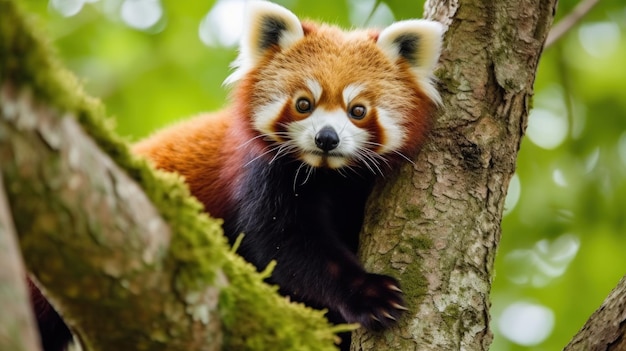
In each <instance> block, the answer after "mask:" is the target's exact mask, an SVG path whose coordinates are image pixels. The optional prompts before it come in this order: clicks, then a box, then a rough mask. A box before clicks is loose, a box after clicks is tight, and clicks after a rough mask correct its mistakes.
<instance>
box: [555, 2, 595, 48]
mask: <svg viewBox="0 0 626 351" xmlns="http://www.w3.org/2000/svg"><path fill="white" fill-rule="evenodd" d="M599 2H600V0H582V1H581V2H579V3H578V5H576V7H575V8H574V9H573V10H572V12H570V13H569V14H568V15H567V16H566V17H564V18H563V19H562V20H560V21H559V22H557V23H556V24H555V25H554V27H553V28H552V30H551V31H550V34H548V38H547V39H546V43H545V45H544V47H545V48H549V47H550V46H552V45H553V44H554V43H556V41H557V40H559V39H561V37H562V36H563V35H565V33H567V32H568V31H569V30H570V29H572V27H574V26H575V25H576V24H577V23H578V22H579V21H580V20H581V19H582V18H583V17H585V15H586V14H587V13H589V11H591V9H593V7H594V6H596V5H597V4H598V3H599Z"/></svg>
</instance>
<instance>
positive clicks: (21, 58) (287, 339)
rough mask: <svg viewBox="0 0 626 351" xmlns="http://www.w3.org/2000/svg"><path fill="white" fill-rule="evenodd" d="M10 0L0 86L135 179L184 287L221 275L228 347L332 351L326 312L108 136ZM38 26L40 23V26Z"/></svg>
mask: <svg viewBox="0 0 626 351" xmlns="http://www.w3.org/2000/svg"><path fill="white" fill-rule="evenodd" d="M25 16H26V15H24V14H23V13H22V12H21V11H20V10H19V9H17V5H16V4H15V2H13V1H9V0H0V82H2V84H3V85H4V84H5V83H6V82H10V83H11V84H12V85H14V86H15V87H16V88H17V89H18V90H19V91H22V90H28V91H30V92H32V94H33V96H35V98H36V100H37V101H38V102H40V103H44V104H46V105H48V106H53V107H55V108H57V109H58V110H59V111H64V112H67V113H70V114H71V115H73V116H75V117H76V119H77V120H78V121H79V122H80V124H81V125H82V126H83V128H84V129H85V131H86V132H87V133H89V134H90V135H91V137H92V138H93V140H94V141H95V142H96V143H97V144H98V145H99V146H100V148H101V149H102V150H103V151H104V152H106V153H107V154H108V155H109V156H110V157H111V158H112V159H113V160H114V161H115V162H116V163H117V164H118V165H119V166H120V167H122V168H123V169H125V170H126V171H127V173H128V174H129V175H130V176H131V177H132V178H133V179H135V180H136V181H137V182H138V183H139V184H140V185H141V186H142V188H143V189H144V191H145V193H146V194H147V195H148V197H149V198H150V199H151V200H152V202H153V204H154V205H155V207H156V208H157V209H158V210H159V211H160V213H161V215H162V216H163V218H164V219H165V220H166V221H167V222H168V223H169V224H170V227H171V228H172V232H173V233H175V235H174V237H173V239H172V243H171V247H170V252H169V261H168V262H167V263H166V265H167V267H169V268H172V267H176V272H177V276H176V281H175V282H174V283H175V286H177V287H178V288H180V289H181V290H189V289H191V290H193V289H194V288H197V287H201V286H206V285H213V284H215V281H216V276H217V272H219V271H220V270H222V271H223V272H224V273H225V274H226V276H227V278H228V285H227V286H226V287H225V288H224V289H223V292H222V295H221V299H220V311H221V313H222V315H223V323H224V326H225V328H224V334H225V346H224V349H227V350H333V349H334V347H333V340H334V333H335V332H338V331H341V330H345V329H346V327H345V326H344V327H335V328H333V327H331V326H330V325H329V324H328V322H327V321H326V320H325V319H324V317H323V313H322V312H320V311H314V310H312V309H309V308H306V307H304V306H302V305H299V304H294V303H289V302H288V301H287V300H286V299H285V298H283V297H281V296H280V295H278V293H277V292H276V288H273V287H269V286H268V285H266V284H264V283H263V276H262V275H261V274H258V273H257V272H256V271H255V270H254V268H253V267H252V266H250V265H249V264H247V263H245V262H244V261H243V260H242V259H241V258H239V257H238V256H236V255H235V254H234V253H233V252H231V251H230V250H229V248H228V245H227V242H226V240H225V238H224V236H223V233H222V229H221V224H222V223H221V221H220V220H216V219H212V218H209V217H208V216H207V215H205V214H204V213H203V211H202V206H201V205H200V204H199V203H198V202H197V201H196V200H195V199H194V198H193V197H191V196H190V194H189V190H188V189H187V187H186V185H185V184H184V183H183V181H182V180H181V178H180V177H179V176H176V175H173V174H168V173H165V172H160V171H155V170H154V169H152V168H151V167H149V166H148V164H147V163H146V162H145V161H143V160H140V159H138V158H137V157H135V156H133V155H132V154H131V153H130V151H129V147H128V144H127V142H126V141H125V140H123V139H122V138H120V137H119V136H117V135H116V134H115V133H114V132H113V126H114V121H113V120H112V119H110V118H108V117H107V116H106V113H105V109H104V107H103V105H102V104H101V103H100V101H99V100H97V99H94V98H91V97H89V96H87V95H86V94H85V92H84V90H83V89H82V87H81V85H80V84H79V83H78V81H77V79H76V78H75V77H74V76H73V75H72V74H71V73H70V72H68V71H67V70H66V69H65V68H63V67H62V65H61V64H60V63H59V61H58V59H57V58H56V55H55V53H54V51H53V50H52V49H51V47H50V45H49V43H48V42H47V41H45V40H44V39H42V38H44V36H43V35H41V33H38V32H37V30H35V28H36V26H35V25H33V24H32V22H33V21H34V20H33V19H27V20H24V18H25ZM40 27H41V26H40Z"/></svg>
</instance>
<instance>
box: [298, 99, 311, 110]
mask: <svg viewBox="0 0 626 351" xmlns="http://www.w3.org/2000/svg"><path fill="white" fill-rule="evenodd" d="M296 110H298V112H300V113H309V112H311V110H313V104H312V103H311V101H309V99H307V98H299V99H298V100H296Z"/></svg>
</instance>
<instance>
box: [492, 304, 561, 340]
mask: <svg viewBox="0 0 626 351" xmlns="http://www.w3.org/2000/svg"><path fill="white" fill-rule="evenodd" d="M498 328H499V329H500V332H501V333H502V335H504V336H505V337H506V338H507V339H509V340H511V341H513V342H514V343H516V344H519V345H524V346H535V345H538V344H540V343H541V342H543V341H544V340H545V339H546V338H547V337H548V336H550V334H551V333H552V329H553V328H554V312H552V310H551V309H549V308H547V307H545V306H543V305H539V304H535V303H530V302H524V301H518V302H514V303H512V304H510V305H509V306H507V307H506V308H505V309H504V311H502V314H501V315H500V318H499V320H498Z"/></svg>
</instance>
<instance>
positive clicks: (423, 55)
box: [376, 20, 443, 103]
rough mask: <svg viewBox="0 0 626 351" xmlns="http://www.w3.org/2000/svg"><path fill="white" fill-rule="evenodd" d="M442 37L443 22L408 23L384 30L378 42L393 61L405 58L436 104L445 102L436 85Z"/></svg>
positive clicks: (393, 25)
mask: <svg viewBox="0 0 626 351" xmlns="http://www.w3.org/2000/svg"><path fill="white" fill-rule="evenodd" d="M442 36H443V26H442V25H441V24H440V23H439V22H434V21H428V20H407V21H400V22H396V23H394V24H392V25H390V26H389V27H387V28H385V29H383V31H382V32H380V34H379V35H378V39H377V41H376V44H377V45H378V47H379V48H380V49H381V50H382V51H383V52H384V53H385V54H386V55H387V56H388V57H389V59H390V60H391V61H392V62H396V63H397V62H398V60H400V59H403V60H405V61H406V62H407V63H408V64H409V65H410V66H411V68H412V71H413V74H414V76H415V78H416V79H417V81H418V82H419V84H420V86H421V87H422V89H423V90H424V92H425V93H426V94H427V95H428V96H429V97H430V98H431V99H432V100H433V101H434V102H435V103H441V97H440V96H439V92H438V91H437V88H436V87H435V85H434V84H433V77H434V75H433V70H434V68H435V65H436V64H437V61H438V60H439V54H440V53H441V44H442Z"/></svg>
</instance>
